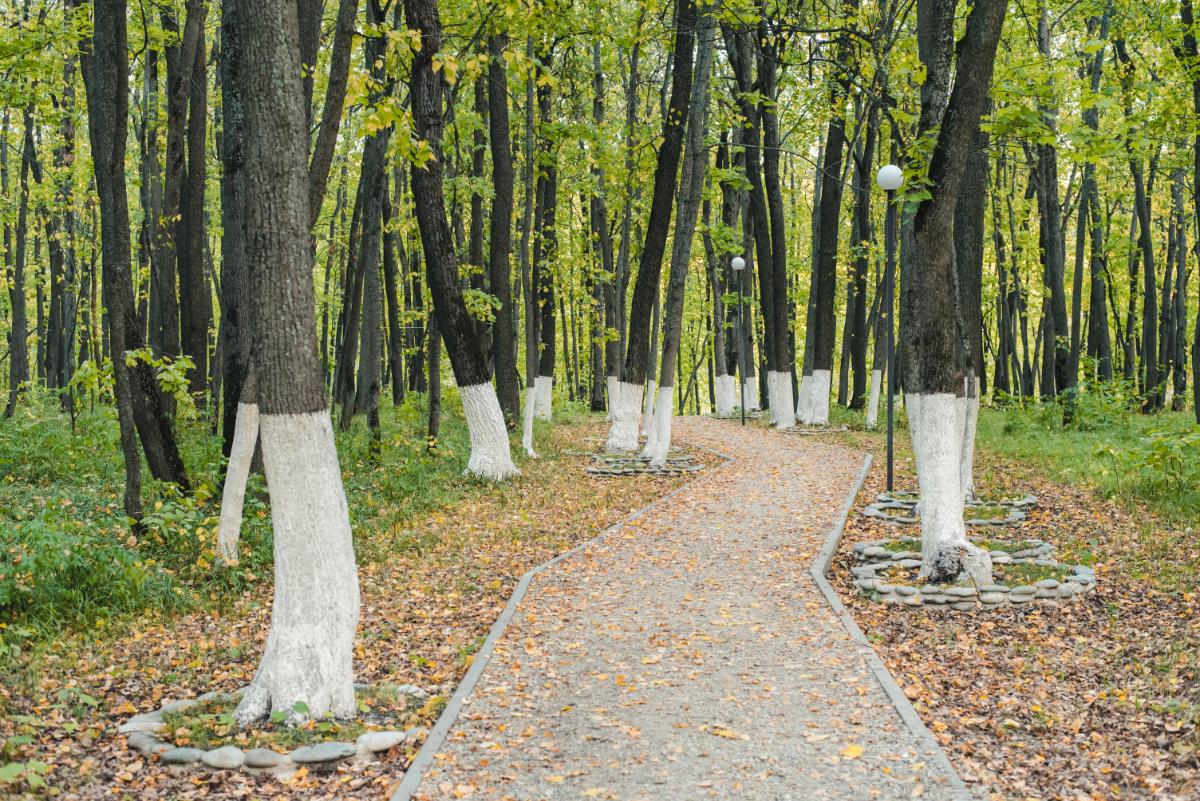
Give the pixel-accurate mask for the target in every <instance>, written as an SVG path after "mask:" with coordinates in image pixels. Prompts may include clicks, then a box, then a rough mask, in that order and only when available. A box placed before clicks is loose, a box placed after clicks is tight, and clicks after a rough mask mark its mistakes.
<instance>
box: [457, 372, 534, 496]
mask: <svg viewBox="0 0 1200 801" xmlns="http://www.w3.org/2000/svg"><path fill="white" fill-rule="evenodd" d="M458 394H459V395H460V396H461V397H462V405H463V414H464V415H466V418H467V431H468V432H469V433H470V436H471V459H470V461H469V462H467V472H468V473H470V474H471V475H475V476H479V477H480V478H487V479H491V480H493V481H501V480H503V479H506V478H511V477H512V476H515V475H517V474H518V473H519V472H520V471H519V470H517V466H516V465H515V464H513V460H512V453H511V452H510V450H509V447H508V428H507V427H506V426H505V425H504V412H502V411H501V410H500V401H499V399H498V398H497V397H496V388H495V387H494V386H492V384H491V382H487V383H484V384H475V385H473V386H469V387H459V388H458Z"/></svg>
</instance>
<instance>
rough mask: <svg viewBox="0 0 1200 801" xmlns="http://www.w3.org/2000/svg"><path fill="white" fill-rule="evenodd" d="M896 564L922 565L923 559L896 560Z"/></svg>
mask: <svg viewBox="0 0 1200 801" xmlns="http://www.w3.org/2000/svg"><path fill="white" fill-rule="evenodd" d="M896 564H898V565H900V567H920V566H921V560H920V559H901V560H900V561H898V562H896Z"/></svg>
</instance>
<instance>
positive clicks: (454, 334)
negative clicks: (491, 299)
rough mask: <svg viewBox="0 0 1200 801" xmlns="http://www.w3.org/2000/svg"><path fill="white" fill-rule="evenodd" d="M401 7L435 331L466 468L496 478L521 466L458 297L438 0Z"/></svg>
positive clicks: (415, 180)
mask: <svg viewBox="0 0 1200 801" xmlns="http://www.w3.org/2000/svg"><path fill="white" fill-rule="evenodd" d="M404 11H405V17H406V20H407V22H408V26H409V28H410V29H413V30H415V31H417V32H419V34H420V37H421V49H420V50H419V51H417V52H416V53H415V54H414V56H413V65H412V77H411V99H412V101H411V102H412V111H413V123H414V130H415V133H416V135H417V136H418V137H420V138H421V139H423V140H425V141H426V142H428V143H429V147H430V150H431V151H432V155H433V158H431V159H430V160H429V161H428V162H427V163H426V164H424V165H417V164H413V165H412V192H413V200H414V205H415V207H416V216H417V225H418V227H419V228H420V231H421V243H422V245H423V248H424V251H425V265H426V275H427V279H428V281H429V289H430V295H431V296H432V297H433V304H434V313H435V314H436V315H437V323H438V331H439V332H440V333H441V336H442V341H443V342H444V343H445V345H446V353H447V355H448V356H449V357H450V365H451V367H452V368H453V369H454V379H455V382H456V383H457V384H458V386H459V388H460V392H461V393H462V399H463V410H464V413H465V414H466V416H467V426H468V429H469V430H470V434H471V458H470V460H469V461H468V463H467V471H468V472H469V473H473V474H475V475H478V476H480V477H482V478H488V479H493V480H496V479H502V478H507V477H508V476H512V475H515V474H516V473H517V472H518V471H517V468H516V466H515V465H514V464H513V462H512V456H511V452H510V449H509V442H508V434H507V433H506V431H505V428H504V416H503V414H501V412H500V405H499V403H498V401H497V400H496V393H495V389H494V388H493V387H492V384H491V375H490V368H489V366H488V361H487V358H486V356H485V355H484V353H483V350H482V348H481V347H480V343H479V339H478V337H477V336H476V335H475V325H474V321H473V320H472V318H471V316H470V314H469V313H468V311H467V306H466V301H465V299H464V297H463V291H462V285H461V283H460V281H459V276H458V265H457V263H456V258H455V250H454V242H453V239H452V235H451V232H450V224H449V223H448V222H447V219H446V200H445V196H444V194H443V192H442V181H443V171H442V170H443V166H442V165H443V159H442V153H441V141H442V127H443V122H444V114H443V89H444V81H443V79H442V76H441V75H439V74H438V73H436V72H435V71H434V66H433V63H434V59H435V57H437V56H438V53H439V52H440V51H441V47H442V23H441V19H440V17H439V16H438V8H437V0H405V2H404ZM535 389H536V383H535ZM529 439H530V442H528V443H527V446H528V447H530V448H531V447H532V441H531V439H532V438H531V437H529Z"/></svg>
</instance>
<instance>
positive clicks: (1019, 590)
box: [1009, 584, 1037, 595]
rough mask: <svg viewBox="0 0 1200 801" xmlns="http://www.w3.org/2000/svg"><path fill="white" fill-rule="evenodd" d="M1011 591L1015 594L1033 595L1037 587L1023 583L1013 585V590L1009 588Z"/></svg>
mask: <svg viewBox="0 0 1200 801" xmlns="http://www.w3.org/2000/svg"><path fill="white" fill-rule="evenodd" d="M1009 592H1010V593H1012V594H1013V595H1033V594H1034V593H1035V592H1037V587H1032V586H1030V585H1028V584H1022V585H1021V586H1019V587H1013V588H1012V589H1011V590H1009Z"/></svg>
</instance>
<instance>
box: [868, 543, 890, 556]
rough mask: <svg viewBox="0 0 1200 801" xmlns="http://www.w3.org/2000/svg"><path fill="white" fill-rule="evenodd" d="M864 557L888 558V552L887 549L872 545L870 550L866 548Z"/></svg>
mask: <svg viewBox="0 0 1200 801" xmlns="http://www.w3.org/2000/svg"><path fill="white" fill-rule="evenodd" d="M862 555H863V556H868V557H870V556H887V555H888V552H887V551H886V550H885V549H883V548H880V547H879V546H878V545H872V546H871V547H870V548H864V549H863V552H862Z"/></svg>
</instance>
